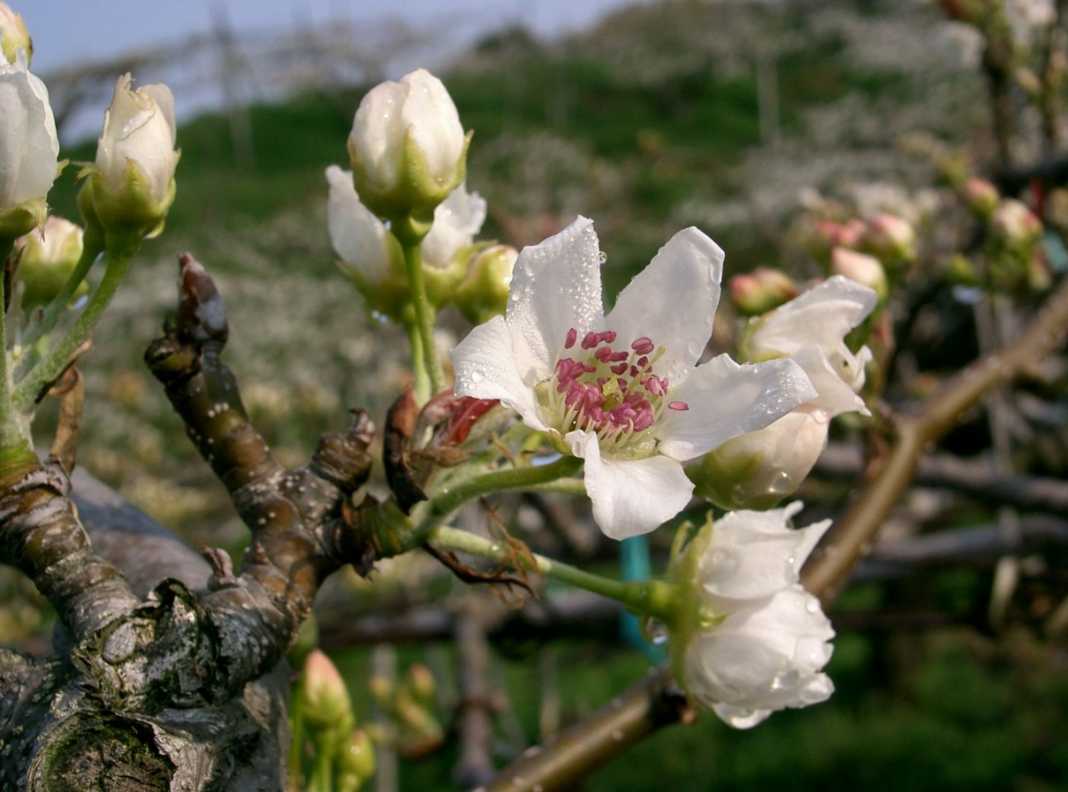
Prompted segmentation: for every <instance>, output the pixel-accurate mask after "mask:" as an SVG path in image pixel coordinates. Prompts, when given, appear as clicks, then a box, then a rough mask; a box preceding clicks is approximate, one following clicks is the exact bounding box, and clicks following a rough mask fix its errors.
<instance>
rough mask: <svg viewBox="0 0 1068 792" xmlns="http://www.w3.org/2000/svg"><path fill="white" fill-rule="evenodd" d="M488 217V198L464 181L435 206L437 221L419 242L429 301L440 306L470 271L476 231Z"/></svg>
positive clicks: (448, 298)
mask: <svg viewBox="0 0 1068 792" xmlns="http://www.w3.org/2000/svg"><path fill="white" fill-rule="evenodd" d="M485 220H486V201H485V199H484V198H483V197H482V196H481V195H479V194H478V193H476V192H468V191H467V186H466V185H464V184H461V185H460V186H459V187H457V188H456V189H455V190H453V191H452V192H451V193H449V197H448V198H446V199H445V200H444V201H442V202H441V203H439V204H438V205H437V208H435V209H434V222H433V224H432V225H431V226H430V231H429V232H428V233H427V235H426V236H425V237H423V241H422V242H421V243H420V245H419V251H420V253H421V254H422V260H423V274H424V277H425V278H426V289H427V296H428V297H429V298H430V302H431V303H433V304H435V305H441V304H443V303H446V302H448V301H449V300H451V299H452V298H453V295H454V292H455V291H456V288H457V286H458V285H459V283H460V281H461V280H463V277H464V273H465V272H466V271H467V261H468V259H469V258H471V245H472V243H473V242H474V239H475V234H477V233H478V232H479V230H480V229H481V228H482V223H483V222H485Z"/></svg>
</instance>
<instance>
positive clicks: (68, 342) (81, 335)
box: [14, 240, 140, 412]
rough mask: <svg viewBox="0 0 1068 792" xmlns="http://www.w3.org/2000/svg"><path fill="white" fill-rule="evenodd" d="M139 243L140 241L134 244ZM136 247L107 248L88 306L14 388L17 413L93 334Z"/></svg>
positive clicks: (27, 406) (29, 405)
mask: <svg viewBox="0 0 1068 792" xmlns="http://www.w3.org/2000/svg"><path fill="white" fill-rule="evenodd" d="M138 242H140V240H138ZM136 250H137V245H114V246H109V248H108V259H107V269H106V270H104V277H103V279H102V280H101V281H100V285H99V286H97V288H96V291H94V292H93V295H92V296H91V297H90V298H89V303H88V304H87V305H86V306H85V309H84V310H83V311H82V312H81V314H80V315H79V316H78V319H77V321H75V323H74V325H73V326H72V327H71V328H70V329H69V330H68V331H67V334H66V335H65V336H63V338H62V339H60V341H59V343H58V344H56V345H55V346H53V347H52V348H51V349H49V350H48V351H47V352H45V356H44V357H43V358H42V359H41V360H39V361H38V362H37V363H36V365H34V367H33V368H32V369H30V371H29V372H28V373H27V374H26V376H25V377H24V378H23V380H22V381H21V382H20V383H19V384H18V385H17V386H16V387H15V392H14V405H15V409H16V410H19V411H21V412H29V411H30V409H32V407H33V404H34V401H35V400H36V398H37V394H38V393H39V392H40V390H41V388H43V387H44V386H45V384H47V383H49V382H51V381H52V380H54V379H55V378H56V377H58V376H59V374H60V372H62V371H63V369H64V368H65V367H66V365H67V364H68V363H69V362H70V358H71V355H73V354H74V352H75V351H76V350H77V349H78V347H79V346H81V345H82V343H83V342H84V341H85V340H86V339H87V338H89V336H91V335H92V333H93V328H95V327H96V324H97V322H98V321H100V317H101V315H102V314H103V313H104V309H105V308H107V307H108V304H109V303H110V302H111V299H112V298H113V297H114V296H115V292H116V291H117V290H118V288H119V284H120V283H121V282H122V279H123V277H125V275H126V272H127V270H128V269H129V268H130V262H131V261H132V260H133V254H134V253H135V252H136Z"/></svg>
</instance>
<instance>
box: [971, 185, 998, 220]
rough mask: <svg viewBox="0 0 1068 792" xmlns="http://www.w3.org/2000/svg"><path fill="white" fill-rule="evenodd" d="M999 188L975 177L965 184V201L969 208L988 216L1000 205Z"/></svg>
mask: <svg viewBox="0 0 1068 792" xmlns="http://www.w3.org/2000/svg"><path fill="white" fill-rule="evenodd" d="M1000 197H1001V196H999V195H998V188H997V187H995V186H994V185H993V184H991V183H990V182H988V181H987V180H986V179H980V178H977V177H975V176H973V177H972V178H970V179H968V181H966V182H965V183H964V200H965V201H967V203H968V207H969V208H970V209H971V210H972V211H973V212H975V213H976V214H978V215H982V216H984V217H986V216H988V215H989V214H990V213H991V212H993V211H994V209H995V208H996V207H997V205H998V200H1000Z"/></svg>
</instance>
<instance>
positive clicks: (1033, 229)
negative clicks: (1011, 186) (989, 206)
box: [991, 198, 1042, 245]
mask: <svg viewBox="0 0 1068 792" xmlns="http://www.w3.org/2000/svg"><path fill="white" fill-rule="evenodd" d="M991 226H992V227H993V230H994V233H995V234H997V235H998V236H999V237H1001V238H1002V239H1004V240H1005V241H1006V242H1008V243H1009V244H1010V245H1028V244H1031V243H1032V242H1034V241H1036V240H1037V239H1038V237H1039V235H1041V233H1042V222H1041V221H1040V220H1039V219H1038V218H1037V217H1036V216H1035V214H1034V212H1032V211H1031V210H1030V209H1028V208H1027V206H1025V205H1024V204H1023V203H1021V202H1020V201H1017V200H1015V199H1013V198H1009V199H1007V200H1004V201H1002V202H1001V203H1000V204H999V205H998V208H997V209H995V210H994V215H993V217H992V218H991Z"/></svg>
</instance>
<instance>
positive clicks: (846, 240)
mask: <svg viewBox="0 0 1068 792" xmlns="http://www.w3.org/2000/svg"><path fill="white" fill-rule="evenodd" d="M816 233H817V234H819V236H820V237H821V239H822V240H823V241H824V243H825V244H826V245H827V247H839V246H842V247H852V246H853V245H855V244H857V243H858V242H859V241H860V238H861V236H863V235H864V223H863V222H861V221H860V220H858V219H856V218H852V219H850V220H846V221H845V222H844V223H839V222H837V221H835V220H820V221H819V222H818V223H816Z"/></svg>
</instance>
